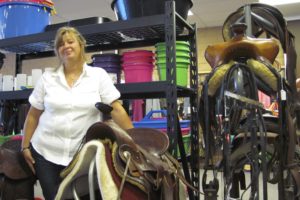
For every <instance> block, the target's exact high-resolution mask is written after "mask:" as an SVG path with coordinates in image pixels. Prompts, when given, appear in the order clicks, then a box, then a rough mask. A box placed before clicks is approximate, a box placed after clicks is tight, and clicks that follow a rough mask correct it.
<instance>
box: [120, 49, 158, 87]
mask: <svg viewBox="0 0 300 200" xmlns="http://www.w3.org/2000/svg"><path fill="white" fill-rule="evenodd" d="M122 63H123V64H122V68H123V71H124V76H125V82H126V83H132V82H150V81H152V73H153V68H154V53H153V52H152V51H148V50H136V51H128V52H124V53H123V55H122Z"/></svg>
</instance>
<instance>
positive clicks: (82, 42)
mask: <svg viewBox="0 0 300 200" xmlns="http://www.w3.org/2000/svg"><path fill="white" fill-rule="evenodd" d="M67 33H68V34H70V35H72V36H74V37H75V39H76V40H77V41H78V42H79V45H80V52H81V56H82V59H83V60H84V61H86V60H87V59H86V55H85V46H86V40H85V39H84V37H83V36H82V35H81V34H80V33H79V31H78V30H77V29H75V28H74V27H69V26H64V27H61V28H59V29H58V30H57V32H56V36H55V40H54V51H55V54H56V56H57V57H58V58H59V53H58V49H59V47H60V44H61V43H62V42H63V36H64V35H65V34H67Z"/></svg>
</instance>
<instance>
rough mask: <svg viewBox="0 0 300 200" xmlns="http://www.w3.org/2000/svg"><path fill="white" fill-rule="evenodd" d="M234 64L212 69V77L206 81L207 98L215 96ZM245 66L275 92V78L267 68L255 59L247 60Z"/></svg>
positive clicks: (232, 62) (230, 63) (231, 62)
mask: <svg viewBox="0 0 300 200" xmlns="http://www.w3.org/2000/svg"><path fill="white" fill-rule="evenodd" d="M234 64H236V62H234V61H230V62H229V63H226V64H223V65H220V66H219V67H217V68H215V69H214V71H213V72H212V73H213V75H212V76H211V78H210V79H209V81H208V95H209V96H213V95H215V93H216V91H217V89H218V88H219V87H220V86H221V84H222V81H223V78H224V76H225V74H226V73H227V71H228V70H229V69H230V67H231V66H233V65H234ZM247 66H248V67H249V68H250V69H251V70H252V71H253V72H254V74H255V76H257V77H259V78H260V79H261V80H262V81H264V82H265V83H266V84H267V85H268V86H270V87H271V88H272V90H274V91H277V78H276V76H275V74H274V73H273V72H272V71H271V70H270V69H269V67H268V66H266V65H265V64H264V63H262V62H260V61H258V60H255V59H248V60H247Z"/></svg>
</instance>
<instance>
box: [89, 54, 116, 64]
mask: <svg viewBox="0 0 300 200" xmlns="http://www.w3.org/2000/svg"><path fill="white" fill-rule="evenodd" d="M92 60H93V62H106V61H112V62H121V56H120V55H118V54H94V55H92Z"/></svg>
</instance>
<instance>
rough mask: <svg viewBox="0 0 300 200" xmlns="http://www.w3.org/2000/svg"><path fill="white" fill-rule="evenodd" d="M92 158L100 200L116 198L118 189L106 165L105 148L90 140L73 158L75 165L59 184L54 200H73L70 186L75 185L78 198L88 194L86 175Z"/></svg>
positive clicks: (99, 143)
mask: <svg viewBox="0 0 300 200" xmlns="http://www.w3.org/2000/svg"><path fill="white" fill-rule="evenodd" d="M94 158H96V169H95V172H96V173H97V174H96V176H97V181H96V183H95V184H94V185H95V189H96V187H97V186H99V189H100V191H101V195H102V199H116V198H117V195H118V189H117V186H116V185H115V183H114V181H113V179H112V176H111V174H110V171H109V169H108V166H107V163H106V159H105V147H104V145H103V143H102V142H101V141H99V140H92V141H90V142H88V143H86V144H85V145H84V146H83V148H82V149H81V151H80V152H79V153H78V154H77V155H76V157H75V158H74V160H75V162H74V163H75V164H74V166H71V167H72V169H71V171H70V173H69V174H68V175H67V176H66V177H65V178H64V179H63V181H62V182H61V184H60V186H59V189H58V192H57V194H56V197H55V199H56V200H62V199H69V198H73V195H72V184H74V185H75V188H76V191H77V193H78V194H79V196H82V195H86V194H88V193H89V184H88V173H89V167H90V163H91V162H92V160H93V159H94ZM72 162H73V161H72ZM67 168H68V167H67ZM66 170H67V169H66Z"/></svg>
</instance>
